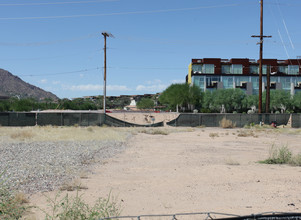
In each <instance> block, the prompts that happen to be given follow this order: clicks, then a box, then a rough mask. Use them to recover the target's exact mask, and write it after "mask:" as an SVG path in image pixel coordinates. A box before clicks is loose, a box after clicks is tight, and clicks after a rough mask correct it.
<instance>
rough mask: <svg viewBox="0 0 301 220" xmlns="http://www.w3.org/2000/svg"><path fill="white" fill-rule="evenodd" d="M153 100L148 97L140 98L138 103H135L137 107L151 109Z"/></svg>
mask: <svg viewBox="0 0 301 220" xmlns="http://www.w3.org/2000/svg"><path fill="white" fill-rule="evenodd" d="M154 105H155V104H154V101H153V100H152V99H149V98H142V99H141V100H140V101H139V102H138V103H137V108H138V109H153V108H154Z"/></svg>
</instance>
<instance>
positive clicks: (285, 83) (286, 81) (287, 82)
mask: <svg viewBox="0 0 301 220" xmlns="http://www.w3.org/2000/svg"><path fill="white" fill-rule="evenodd" d="M280 82H281V85H282V89H284V90H290V89H291V77H281V78H280Z"/></svg>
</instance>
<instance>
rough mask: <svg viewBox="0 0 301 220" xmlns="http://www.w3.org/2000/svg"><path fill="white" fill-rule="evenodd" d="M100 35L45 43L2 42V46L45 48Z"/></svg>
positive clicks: (0, 44)
mask: <svg viewBox="0 0 301 220" xmlns="http://www.w3.org/2000/svg"><path fill="white" fill-rule="evenodd" d="M97 35H98V33H92V34H88V35H84V36H80V37H76V38H69V39H64V40H55V41H44V42H30V43H12V42H0V46H22V47H30V46H45V45H53V44H59V43H69V42H74V41H80V40H85V39H90V38H93V37H96V36H97Z"/></svg>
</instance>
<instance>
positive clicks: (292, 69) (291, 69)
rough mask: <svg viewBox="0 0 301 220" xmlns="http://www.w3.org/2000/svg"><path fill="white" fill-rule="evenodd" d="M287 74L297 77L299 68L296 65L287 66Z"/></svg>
mask: <svg viewBox="0 0 301 220" xmlns="http://www.w3.org/2000/svg"><path fill="white" fill-rule="evenodd" d="M288 74H292V75H298V74H299V66H298V65H288Z"/></svg>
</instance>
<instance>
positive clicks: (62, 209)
mask: <svg viewBox="0 0 301 220" xmlns="http://www.w3.org/2000/svg"><path fill="white" fill-rule="evenodd" d="M59 196H60V194H57V195H56V196H55V198H54V199H51V198H48V203H49V206H50V207H51V209H52V210H51V213H47V212H45V211H43V210H42V211H43V212H44V213H45V215H46V216H45V219H47V220H50V219H51V220H54V219H64V220H69V219H74V220H80V219H91V220H92V219H99V218H107V217H114V216H119V215H120V213H121V208H120V204H118V203H117V202H116V200H115V199H114V198H112V197H111V194H109V196H108V198H106V199H104V198H99V199H98V200H97V201H96V202H95V204H94V206H92V207H90V206H89V205H88V204H87V203H85V202H84V201H83V199H82V198H81V196H80V195H78V191H77V194H76V196H75V197H74V198H72V197H69V195H68V194H66V196H64V197H63V199H61V200H59V199H58V198H59Z"/></svg>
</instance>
